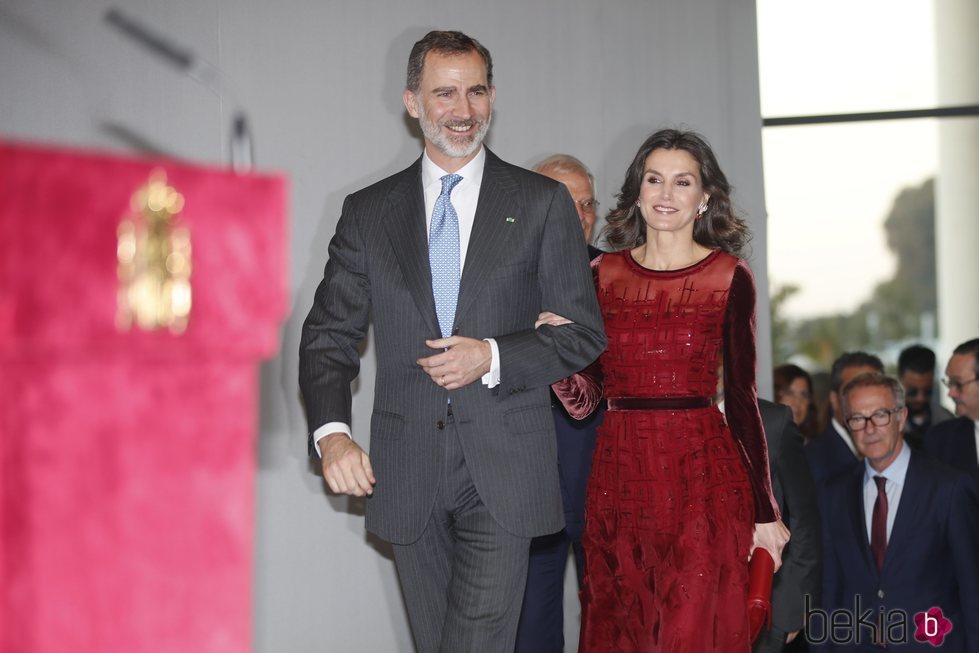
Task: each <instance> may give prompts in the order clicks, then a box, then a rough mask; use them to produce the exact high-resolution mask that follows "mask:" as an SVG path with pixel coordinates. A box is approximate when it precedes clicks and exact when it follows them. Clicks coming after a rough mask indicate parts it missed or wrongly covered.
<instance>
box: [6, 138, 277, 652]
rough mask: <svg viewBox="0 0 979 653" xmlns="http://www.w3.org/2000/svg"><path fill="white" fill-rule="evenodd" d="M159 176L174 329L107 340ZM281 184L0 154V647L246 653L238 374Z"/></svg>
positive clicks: (244, 367) (260, 305)
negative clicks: (184, 270)
mask: <svg viewBox="0 0 979 653" xmlns="http://www.w3.org/2000/svg"><path fill="white" fill-rule="evenodd" d="M155 167H162V168H164V169H165V170H166V173H167V182H168V184H169V185H171V186H173V187H175V188H176V189H177V190H179V192H181V193H182V194H183V195H184V197H185V199H186V204H185V208H184V211H183V213H182V216H181V219H182V221H183V222H184V224H185V225H186V226H187V227H188V229H189V230H190V232H191V237H192V246H193V254H192V257H193V273H192V277H191V282H192V288H193V309H192V312H191V317H190V321H189V324H188V327H187V330H186V332H185V333H183V334H182V335H173V334H171V333H169V332H167V331H166V330H163V331H157V332H141V331H138V330H132V331H129V332H120V331H118V330H117V328H116V326H115V317H116V308H117V307H116V301H117V285H118V279H117V260H116V228H117V225H118V223H119V221H120V219H121V218H122V217H123V215H125V214H126V213H127V211H128V207H129V203H130V197H131V196H132V194H133V192H134V191H135V190H136V189H137V188H138V187H139V186H141V185H143V184H145V183H146V181H147V180H148V178H149V174H150V170H151V169H153V168H155ZM285 192H286V191H285V183H284V181H283V180H282V179H281V178H279V177H274V176H258V175H248V176H241V175H235V174H232V173H230V172H227V171H223V170H210V169H204V168H200V167H196V166H189V165H185V164H176V163H173V162H169V161H147V160H133V159H127V158H122V157H117V156H105V155H96V154H87V153H81V152H74V151H67V150H61V149H54V148H46V147H37V146H29V145H23V144H11V143H4V142H0V651H3V652H4V653H55V652H58V653H63V652H64V651H71V652H72V653H171V652H172V653H178V652H179V653H190V652H193V653H212V652H213V653H218V652H222V653H223V652H234V653H245V652H247V651H249V650H251V635H252V624H251V606H252V596H251V578H252V543H253V524H254V518H253V505H254V501H253V494H254V471H255V461H254V451H255V437H256V429H257V425H258V380H257V369H258V364H259V362H260V360H261V359H263V358H267V357H269V356H272V355H273V354H274V353H275V352H276V350H277V347H278V329H279V325H280V323H281V322H282V320H283V318H284V316H285V314H286V309H287V280H286V272H285V271H286V242H287V241H286V223H285Z"/></svg>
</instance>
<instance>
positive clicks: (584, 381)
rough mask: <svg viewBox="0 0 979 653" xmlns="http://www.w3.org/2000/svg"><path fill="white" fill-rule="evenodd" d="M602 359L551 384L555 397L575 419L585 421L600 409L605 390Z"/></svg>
mask: <svg viewBox="0 0 979 653" xmlns="http://www.w3.org/2000/svg"><path fill="white" fill-rule="evenodd" d="M600 361H601V359H599V360H596V361H595V362H594V363H592V364H591V365H589V366H588V367H586V368H585V369H583V370H582V371H580V372H578V373H577V374H572V375H571V376H569V377H568V378H566V379H561V380H560V381H558V382H557V383H552V384H551V389H552V390H553V391H554V395H555V396H556V397H557V398H558V399H559V400H560V401H561V405H563V406H564V409H565V410H566V411H568V415H570V416H571V417H572V418H573V419H579V420H580V419H585V418H586V417H588V416H589V415H591V414H592V413H593V412H595V409H596V408H598V404H599V403H600V402H601V401H602V392H603V390H604V388H603V383H602V365H601V362H600Z"/></svg>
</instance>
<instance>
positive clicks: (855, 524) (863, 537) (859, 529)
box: [849, 465, 886, 576]
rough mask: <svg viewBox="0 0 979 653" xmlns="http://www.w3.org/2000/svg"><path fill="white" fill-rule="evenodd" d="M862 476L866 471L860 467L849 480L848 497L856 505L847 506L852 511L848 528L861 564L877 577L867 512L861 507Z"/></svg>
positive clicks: (862, 466)
mask: <svg viewBox="0 0 979 653" xmlns="http://www.w3.org/2000/svg"><path fill="white" fill-rule="evenodd" d="M864 474H866V469H865V467H864V465H860V466H859V471H856V469H855V470H854V474H853V477H852V478H851V479H850V480H849V485H850V492H849V495H850V496H851V497H855V498H856V503H851V504H849V505H851V506H853V509H852V510H850V528H851V529H853V535H854V537H856V539H857V542H859V543H860V546H859V547H857V548H858V549H859V550H860V553H861V557H862V558H863V563H864V564H865V565H866V566H867V568H868V569H869V570H870V573H871V574H873V575H874V576H877V575H878V573H877V563H876V562H875V561H874V556H873V553H872V552H871V551H870V538H869V537H867V510H866V508H865V507H864V505H863V477H864ZM885 558H886V556H885Z"/></svg>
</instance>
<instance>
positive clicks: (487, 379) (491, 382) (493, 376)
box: [483, 338, 500, 388]
mask: <svg viewBox="0 0 979 653" xmlns="http://www.w3.org/2000/svg"><path fill="white" fill-rule="evenodd" d="M483 340H484V341H486V342H488V343H489V344H490V351H491V352H492V356H493V360H492V361H490V371H489V372H487V373H486V374H484V375H483V385H485V386H486V387H487V388H495V387H496V386H498V385H500V347H499V346H498V345H497V344H496V340H494V339H493V338H484V339H483Z"/></svg>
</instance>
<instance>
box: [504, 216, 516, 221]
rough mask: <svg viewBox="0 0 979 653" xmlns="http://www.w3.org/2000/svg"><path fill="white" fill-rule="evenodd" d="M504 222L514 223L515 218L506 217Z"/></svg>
mask: <svg viewBox="0 0 979 653" xmlns="http://www.w3.org/2000/svg"><path fill="white" fill-rule="evenodd" d="M506 221H507V222H516V221H517V219H516V218H514V217H513V216H510V215H508V216H507V217H506Z"/></svg>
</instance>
